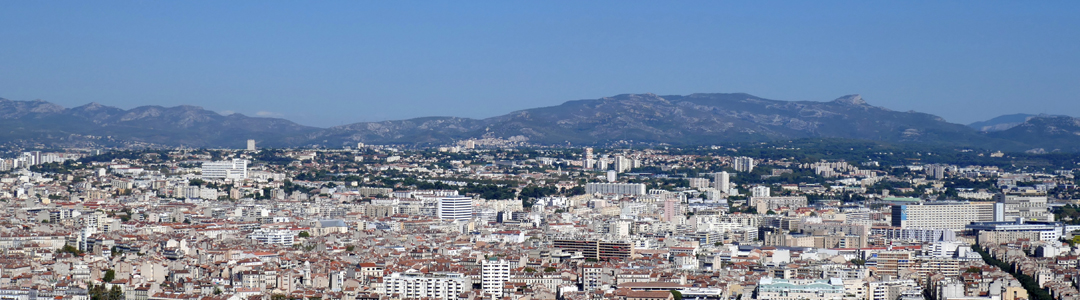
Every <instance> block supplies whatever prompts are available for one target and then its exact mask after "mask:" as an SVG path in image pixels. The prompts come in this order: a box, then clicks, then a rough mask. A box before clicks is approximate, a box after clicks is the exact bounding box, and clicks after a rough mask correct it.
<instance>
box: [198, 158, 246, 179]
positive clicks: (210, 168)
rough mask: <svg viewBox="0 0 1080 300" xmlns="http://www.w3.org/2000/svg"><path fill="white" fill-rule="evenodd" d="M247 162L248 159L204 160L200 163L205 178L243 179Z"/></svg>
mask: <svg viewBox="0 0 1080 300" xmlns="http://www.w3.org/2000/svg"><path fill="white" fill-rule="evenodd" d="M247 164H248V161H247V160H245V159H233V160H232V161H215V162H204V163H203V164H202V177H203V178H206V179H233V180H243V179H246V178H247Z"/></svg>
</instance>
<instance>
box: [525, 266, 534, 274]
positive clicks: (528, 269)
mask: <svg viewBox="0 0 1080 300" xmlns="http://www.w3.org/2000/svg"><path fill="white" fill-rule="evenodd" d="M533 272H536V269H533V268H529V267H525V273H533Z"/></svg>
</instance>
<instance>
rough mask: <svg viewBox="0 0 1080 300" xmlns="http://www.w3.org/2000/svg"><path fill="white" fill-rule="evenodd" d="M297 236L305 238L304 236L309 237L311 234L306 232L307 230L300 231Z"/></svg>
mask: <svg viewBox="0 0 1080 300" xmlns="http://www.w3.org/2000/svg"><path fill="white" fill-rule="evenodd" d="M297 236H299V237H302V238H306V237H310V236H311V234H310V233H308V232H307V231H301V232H300V234H298V235H297Z"/></svg>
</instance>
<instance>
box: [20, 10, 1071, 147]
mask: <svg viewBox="0 0 1080 300" xmlns="http://www.w3.org/2000/svg"><path fill="white" fill-rule="evenodd" d="M1077 12H1080V2H1077V1H1069V2H1065V1H1039V2H1034V1H1029V2H1021V1H1011V2H995V1H969V2H944V1H903V2H899V1H898V2H889V3H886V2H883V1H849V2H834V1H801V2H794V1H792V2H772V1H743V2H730V1H701V2H699V1H655V2H634V1H617V2H603V1H568V2H556V1H491V2H486V1H445V2H420V1H341V2H337V1H289V2H285V1H282V2H278V1H132V2H113V1H71V2H67V1H3V2H0V97H4V98H8V99H14V100H32V99H42V100H47V101H51V102H54V103H58V104H61V105H64V106H68V107H73V106H79V105H83V104H86V103H89V102H98V103H102V104H105V105H111V106H117V107H121V108H132V107H136V106H141V105H163V106H175V105H181V104H191V105H198V106H202V107H205V108H207V109H211V110H215V111H219V112H239V113H243V114H246V115H264V116H278V117H284V118H288V119H291V120H294V121H296V122H299V123H301V124H305V125H314V126H334V125H341V124H347V123H354V122H360V121H379V120H387V119H402V118H411V117H421V116H435V115H439V116H461V117H474V118H482V117H490V116H496V115H501V114H504V113H508V112H510V111H513V110H518V109H525V108H532V107H539V106H549V105H557V104H559V103H562V102H564V101H567V100H576V99H594V98H599V97H605V96H612V95H616V94H625V93H656V94H661V95H664V94H690V93H705V92H745V93H750V94H754V95H757V96H760V97H765V98H770V99H779V100H813V101H828V100H832V99H834V98H837V97H839V96H842V95H846V94H855V93H858V94H862V95H863V98H864V99H866V100H867V101H868V102H869V103H870V104H873V105H878V106H884V107H887V108H890V109H894V110H901V111H906V110H916V111H922V112H928V113H933V114H936V115H939V116H942V117H944V118H946V119H947V120H949V121H951V122H957V123H970V122H973V121H979V120H985V119H989V118H992V117H995V116H998V115H1002V114H1010V113H1018V112H1024V113H1053V114H1069V115H1073V116H1080V105H1078V103H1080V18H1078V17H1077Z"/></svg>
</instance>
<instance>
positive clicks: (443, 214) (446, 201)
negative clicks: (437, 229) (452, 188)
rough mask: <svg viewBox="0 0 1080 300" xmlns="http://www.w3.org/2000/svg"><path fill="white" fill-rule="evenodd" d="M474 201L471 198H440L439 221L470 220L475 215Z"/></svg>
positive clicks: (437, 211) (438, 206) (437, 209)
mask: <svg viewBox="0 0 1080 300" xmlns="http://www.w3.org/2000/svg"><path fill="white" fill-rule="evenodd" d="M472 206H473V199H472V198H469V197H443V198H439V202H438V205H437V207H436V213H437V215H438V217H439V219H451V220H468V219H471V218H472V214H473V207H472Z"/></svg>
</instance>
